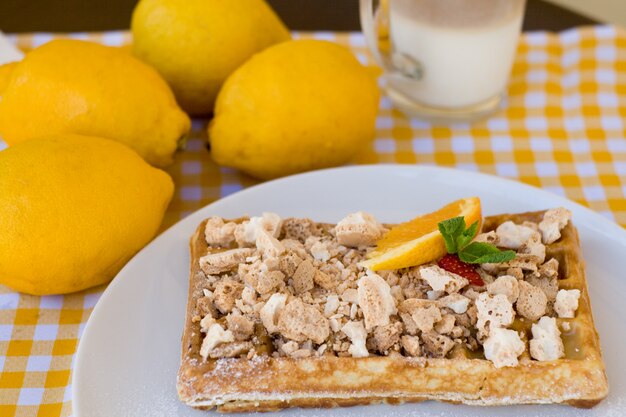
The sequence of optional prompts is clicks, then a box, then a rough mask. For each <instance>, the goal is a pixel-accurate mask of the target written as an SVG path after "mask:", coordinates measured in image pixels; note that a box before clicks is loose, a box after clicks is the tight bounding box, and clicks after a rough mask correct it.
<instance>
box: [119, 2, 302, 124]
mask: <svg viewBox="0 0 626 417" xmlns="http://www.w3.org/2000/svg"><path fill="white" fill-rule="evenodd" d="M131 28H132V32H133V50H134V53H135V55H136V56H138V57H139V58H140V59H142V60H144V61H145V62H147V63H149V64H151V65H153V66H154V67H155V68H156V69H157V70H158V71H159V72H160V73H161V74H162V75H163V77H164V78H165V79H166V80H167V82H168V83H169V84H170V85H171V86H172V88H173V90H174V93H175V94H176V98H177V99H178V102H179V103H180V104H181V106H182V107H183V108H184V109H185V110H186V111H188V112H189V113H193V114H203V113H210V112H211V111H212V110H213V103H214V102H215V97H216V96H217V92H218V91H219V89H220V87H221V86H222V83H223V82H224V80H225V79H226V77H228V75H229V74H230V73H231V72H233V71H234V70H235V69H236V68H237V67H239V66H240V65H241V64H243V63H244V61H246V60H247V59H248V58H250V56H251V55H252V54H254V53H256V52H259V51H261V50H262V49H264V48H266V47H268V46H270V45H272V44H275V43H277V42H282V41H285V40H288V39H289V38H290V35H289V31H288V30H287V28H286V27H285V25H284V24H283V23H282V22H281V21H280V19H279V18H278V17H277V16H276V14H275V13H274V12H273V11H272V9H271V8H270V7H269V6H268V5H267V4H266V3H265V1H263V0H236V1H232V0H186V1H184V2H183V1H179V0H141V1H140V2H139V4H138V5H137V7H136V8H135V11H134V13H133V19H132V23H131Z"/></svg>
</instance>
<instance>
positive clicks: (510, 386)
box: [177, 212, 608, 412]
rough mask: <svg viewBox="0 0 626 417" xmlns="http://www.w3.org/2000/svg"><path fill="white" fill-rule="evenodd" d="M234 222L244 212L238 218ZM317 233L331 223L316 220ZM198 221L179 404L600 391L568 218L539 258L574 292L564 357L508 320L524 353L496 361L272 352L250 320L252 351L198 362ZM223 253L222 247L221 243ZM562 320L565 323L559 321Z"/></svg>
mask: <svg viewBox="0 0 626 417" xmlns="http://www.w3.org/2000/svg"><path fill="white" fill-rule="evenodd" d="M543 214H544V212H532V213H522V214H503V215H497V216H491V217H487V218H485V222H484V225H483V231H490V230H494V229H495V228H496V227H497V226H498V225H499V224H501V223H503V222H505V221H508V220H512V221H513V222H514V223H518V224H521V223H522V222H524V221H531V222H539V221H540V220H541V218H542V217H543ZM238 221H239V222H241V221H242V219H239V220H238ZM320 226H321V228H322V229H323V230H330V229H332V227H333V225H326V224H323V225H320ZM205 228H206V221H204V222H203V223H202V224H200V225H199V227H198V229H197V231H196V233H195V234H194V235H193V237H192V238H191V242H190V249H191V267H190V285H189V295H188V306H187V316H186V322H185V327H184V334H183V338H182V358H181V366H180V371H179V374H178V384H177V388H178V393H179V397H180V399H181V401H183V402H184V403H186V404H187V405H189V406H192V407H195V408H200V409H212V408H217V410H218V411H220V412H248V411H272V410H278V409H283V408H287V407H337V406H353V405H364V404H376V403H390V404H398V403H404V402H420V401H425V400H437V401H445V402H451V403H463V404H470V405H482V406H491V405H509V404H547V403H562V404H569V405H572V406H575V407H583V408H588V407H592V406H594V405H596V404H597V403H599V402H600V401H601V400H602V399H603V398H605V397H606V395H607V392H608V384H607V379H606V375H605V371H604V364H603V361H602V356H601V351H600V344H599V339H598V334H597V332H596V329H595V326H594V322H593V317H592V312H591V305H590V301H589V294H588V291H587V283H586V280H585V271H584V262H583V258H582V255H581V249H580V245H579V238H578V233H577V230H576V228H575V227H574V226H573V225H572V222H571V221H570V222H569V223H568V224H567V225H566V226H565V228H564V229H563V230H562V231H561V233H562V235H561V238H560V239H559V240H557V241H556V242H554V243H550V244H548V245H546V255H547V256H546V259H549V258H555V259H557V260H558V262H559V269H558V278H559V279H558V287H559V289H578V290H580V292H581V295H580V299H579V306H578V310H577V311H576V314H575V317H574V318H557V322H558V324H559V328H561V327H564V328H567V329H569V330H568V331H563V332H562V334H561V338H562V340H563V345H564V350H565V355H564V357H562V358H560V359H557V360H551V361H545V362H542V361H537V360H534V359H532V358H531V357H530V355H529V349H528V343H527V342H528V340H530V339H531V338H532V333H531V326H532V322H530V321H529V320H524V319H520V318H516V319H515V322H514V323H513V324H512V325H511V326H510V328H511V329H513V330H516V331H518V332H519V333H520V336H521V339H522V340H523V341H524V343H525V344H526V350H525V351H524V353H522V355H521V356H520V357H519V364H518V365H517V366H508V367H500V368H496V367H495V366H494V365H493V363H492V362H491V361H489V360H486V359H485V356H484V353H483V351H482V348H480V346H479V348H478V349H474V350H470V349H468V348H467V347H466V346H464V345H462V344H457V345H456V346H455V347H454V349H452V350H451V351H450V352H449V353H448V354H447V355H446V356H445V357H444V358H435V357H425V356H419V357H410V356H406V355H403V354H395V355H388V356H383V355H376V354H370V356H369V357H362V358H354V357H346V356H336V355H323V356H320V357H308V358H294V357H286V356H277V355H276V354H273V353H274V352H275V350H276V348H275V346H274V344H273V343H272V338H271V336H270V335H268V334H267V333H266V332H263V331H262V326H261V325H260V323H256V324H255V334H256V336H257V338H256V342H255V346H254V354H253V355H250V354H249V355H247V356H246V355H241V356H239V357H234V358H221V359H212V358H207V359H206V360H205V359H204V358H203V357H202V356H201V354H200V350H201V345H202V340H203V333H202V331H201V326H200V322H199V318H200V316H201V315H202V314H201V312H200V311H199V307H198V300H199V299H200V298H202V297H203V295H204V294H205V292H204V291H205V290H204V288H206V279H207V278H206V275H205V273H203V271H202V270H201V269H200V267H199V260H200V258H201V257H203V256H204V255H206V254H207V253H212V252H215V251H219V250H220V249H215V248H212V247H209V246H208V245H207V242H206V240H205V238H204V232H205ZM221 250H223V249H221ZM563 322H568V323H569V326H567V325H566V326H563Z"/></svg>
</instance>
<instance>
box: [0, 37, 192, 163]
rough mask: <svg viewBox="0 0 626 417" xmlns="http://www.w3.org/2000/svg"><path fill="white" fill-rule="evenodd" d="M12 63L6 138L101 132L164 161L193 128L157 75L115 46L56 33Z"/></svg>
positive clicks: (1, 119)
mask: <svg viewBox="0 0 626 417" xmlns="http://www.w3.org/2000/svg"><path fill="white" fill-rule="evenodd" d="M9 70H11V71H10V72H11V73H10V75H9V79H8V82H7V83H6V86H5V88H4V91H3V92H2V93H0V94H2V100H1V101H0V136H2V137H3V139H4V140H5V141H6V142H7V143H8V144H9V145H14V144H16V143H20V142H22V141H24V140H27V139H31V138H35V137H39V136H43V135H48V134H55V133H74V134H81V135H90V136H98V137H105V138H109V139H115V140H118V141H120V142H123V143H125V144H126V145H128V146H130V147H132V148H133V149H135V150H136V151H137V152H138V153H139V154H140V155H141V156H142V157H144V159H145V160H146V161H148V162H149V163H150V164H152V165H155V166H166V165H168V164H170V163H171V162H172V161H173V155H174V152H175V151H176V149H177V147H178V146H179V142H180V141H181V139H182V138H183V137H184V136H185V135H186V134H187V133H188V131H189V128H190V124H191V122H190V120H189V117H187V115H186V114H185V113H184V112H183V111H182V110H181V109H180V108H179V107H178V105H177V104H176V100H175V98H174V95H173V93H172V91H171V90H170V88H169V87H168V85H167V83H166V82H165V81H164V80H163V79H162V78H161V76H160V75H159V74H158V73H157V72H156V71H155V70H154V69H153V68H151V67H150V66H148V65H146V64H144V63H143V62H141V61H139V60H138V59H137V58H135V57H133V56H132V55H131V54H129V53H128V52H125V51H123V50H121V49H119V48H113V47H108V46H104V45H98V44H95V43H93V42H85V41H79V40H69V39H64V40H55V41H52V42H49V43H47V44H44V45H42V46H40V47H39V48H37V49H34V50H33V51H31V52H30V53H28V54H27V55H26V57H25V58H24V60H22V61H21V62H19V63H17V64H14V65H13V66H12V67H11V68H9ZM1 72H2V71H0V75H1ZM4 72H5V73H6V70H5V71H4ZM0 78H1V77H0ZM0 84H1V81H0Z"/></svg>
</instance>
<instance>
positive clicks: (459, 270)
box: [437, 253, 485, 287]
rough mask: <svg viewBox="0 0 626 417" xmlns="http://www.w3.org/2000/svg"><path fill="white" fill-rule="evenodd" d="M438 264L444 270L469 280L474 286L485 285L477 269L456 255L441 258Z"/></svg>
mask: <svg viewBox="0 0 626 417" xmlns="http://www.w3.org/2000/svg"><path fill="white" fill-rule="evenodd" d="M437 264H438V265H439V267H440V268H443V269H445V270H446V271H448V272H452V273H454V274H457V275H460V276H462V277H464V278H467V280H468V281H469V282H470V284H472V285H477V286H479V287H482V286H483V285H485V283H484V282H483V279H482V278H481V277H480V275H479V274H478V272H476V269H475V267H474V266H473V265H471V264H468V263H465V262H463V261H462V260H460V259H459V257H458V256H457V255H456V254H451V253H449V254H447V255H446V256H444V257H443V258H441V259H440V260H439V262H438V263H437Z"/></svg>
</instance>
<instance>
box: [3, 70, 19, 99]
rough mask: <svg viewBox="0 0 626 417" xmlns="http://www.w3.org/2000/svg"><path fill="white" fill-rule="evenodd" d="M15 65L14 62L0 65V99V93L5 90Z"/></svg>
mask: <svg viewBox="0 0 626 417" xmlns="http://www.w3.org/2000/svg"><path fill="white" fill-rule="evenodd" d="M16 65H17V63H16V62H11V63H8V64H4V65H0V98H1V97H2V92H3V91H4V90H5V88H7V85H8V84H9V80H10V79H11V74H12V73H13V69H15V66H16Z"/></svg>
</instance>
